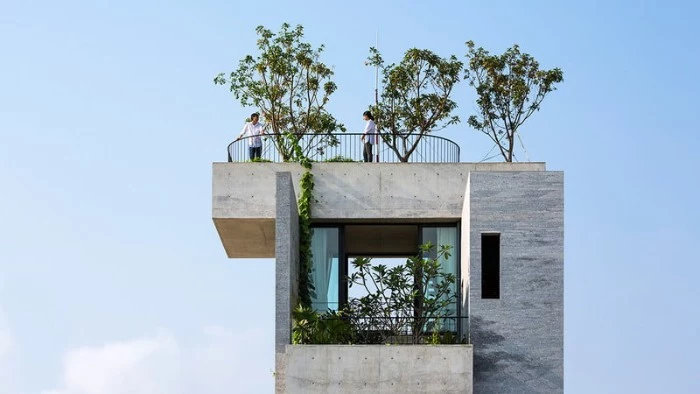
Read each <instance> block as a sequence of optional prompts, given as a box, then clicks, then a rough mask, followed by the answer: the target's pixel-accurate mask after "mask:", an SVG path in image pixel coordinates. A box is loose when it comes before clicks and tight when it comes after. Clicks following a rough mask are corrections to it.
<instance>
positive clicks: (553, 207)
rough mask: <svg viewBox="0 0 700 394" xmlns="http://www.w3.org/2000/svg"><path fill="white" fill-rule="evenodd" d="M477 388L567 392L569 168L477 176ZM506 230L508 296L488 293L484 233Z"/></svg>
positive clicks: (473, 289) (473, 224)
mask: <svg viewBox="0 0 700 394" xmlns="http://www.w3.org/2000/svg"><path fill="white" fill-rule="evenodd" d="M469 188H470V218H469V225H470V236H471V253H470V254H471V255H470V259H471V262H470V268H471V269H470V275H471V283H470V311H471V315H470V318H469V322H470V329H471V340H472V344H473V345H474V391H475V392H488V393H493V392H498V393H507V392H512V393H534V392H547V393H555V392H562V391H563V386H564V378H563V363H564V352H563V346H564V340H563V338H564V330H563V329H564V327H563V318H564V315H563V307H564V304H563V302H564V291H563V285H564V283H563V274H564V220H563V218H564V213H563V210H564V201H563V173H561V172H540V173H536V172H504V173H494V172H490V173H489V172H472V173H471V174H470V182H469ZM482 232H499V233H500V234H501V249H500V250H501V260H500V265H501V271H500V272H501V277H500V289H501V293H500V299H482V298H481V233H482Z"/></svg>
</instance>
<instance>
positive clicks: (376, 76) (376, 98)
mask: <svg viewBox="0 0 700 394" xmlns="http://www.w3.org/2000/svg"><path fill="white" fill-rule="evenodd" d="M374 47H375V48H376V49H377V51H379V29H377V34H376V37H375V46H374ZM374 108H375V109H377V108H379V64H377V65H376V66H375V67H374ZM375 112H376V111H375ZM375 128H376V130H375V133H376V134H375V137H374V138H375V144H374V145H375V146H376V147H377V155H376V156H377V163H379V127H377V126H376V125H375Z"/></svg>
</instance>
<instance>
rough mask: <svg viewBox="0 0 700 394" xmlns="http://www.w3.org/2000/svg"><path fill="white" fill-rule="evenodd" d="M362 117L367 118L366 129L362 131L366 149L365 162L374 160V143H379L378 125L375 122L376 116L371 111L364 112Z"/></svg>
mask: <svg viewBox="0 0 700 394" xmlns="http://www.w3.org/2000/svg"><path fill="white" fill-rule="evenodd" d="M362 119H364V120H365V122H366V123H365V130H364V132H363V133H362V137H361V139H362V142H364V144H365V146H364V150H363V151H362V157H363V158H364V160H365V163H367V162H371V161H372V145H377V125H376V124H375V123H374V116H372V113H371V112H369V111H365V112H364V113H362Z"/></svg>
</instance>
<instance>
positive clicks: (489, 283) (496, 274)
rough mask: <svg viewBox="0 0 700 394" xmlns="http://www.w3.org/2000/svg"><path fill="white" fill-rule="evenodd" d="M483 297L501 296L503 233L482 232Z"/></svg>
mask: <svg viewBox="0 0 700 394" xmlns="http://www.w3.org/2000/svg"><path fill="white" fill-rule="evenodd" d="M481 298H491V299H494V298H496V299H498V298H501V234H497V233H485V234H481Z"/></svg>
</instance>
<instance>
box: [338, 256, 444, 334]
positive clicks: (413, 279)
mask: <svg viewBox="0 0 700 394" xmlns="http://www.w3.org/2000/svg"><path fill="white" fill-rule="evenodd" d="M420 249H421V253H420V254H418V255H417V256H414V257H411V258H409V259H408V260H407V261H406V264H401V265H398V266H396V267H392V268H387V266H385V265H383V264H379V265H373V264H372V259H370V258H357V259H355V260H354V261H352V266H353V268H354V269H355V270H356V272H354V273H353V274H352V275H351V276H349V277H348V282H349V285H350V286H353V285H357V286H362V287H363V288H364V290H365V291H366V292H367V295H365V296H363V297H360V298H358V299H352V300H349V303H348V306H347V309H346V311H345V314H346V315H348V316H350V317H351V318H350V320H351V321H352V322H353V325H354V328H355V332H356V334H357V335H358V336H359V337H360V341H361V342H365V343H366V342H375V341H377V340H378V341H380V342H382V343H389V342H391V341H392V338H398V337H400V336H401V335H404V334H405V333H410V334H411V340H412V343H422V342H423V339H424V337H425V336H427V335H429V332H428V330H427V329H428V328H430V327H431V326H436V325H437V326H438V327H439V326H440V325H441V322H442V320H444V318H445V317H447V315H448V313H449V312H448V311H449V310H450V308H449V306H450V305H451V304H453V303H454V302H455V301H456V299H457V295H456V294H455V291H454V290H453V289H454V284H455V282H456V278H455V276H454V275H453V274H451V273H445V272H444V271H443V270H442V267H441V265H440V260H441V259H443V258H444V259H448V258H449V256H450V253H449V249H450V246H440V247H439V248H437V250H436V247H435V246H434V245H432V244H430V243H427V244H425V245H421V247H420ZM431 251H435V254H434V255H433V257H432V258H428V257H427V256H428V255H429V254H430V252H431ZM433 328H434V327H433ZM362 335H365V336H367V335H370V336H372V335H374V336H379V338H376V339H372V338H367V337H365V338H362V337H361V336H362Z"/></svg>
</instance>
